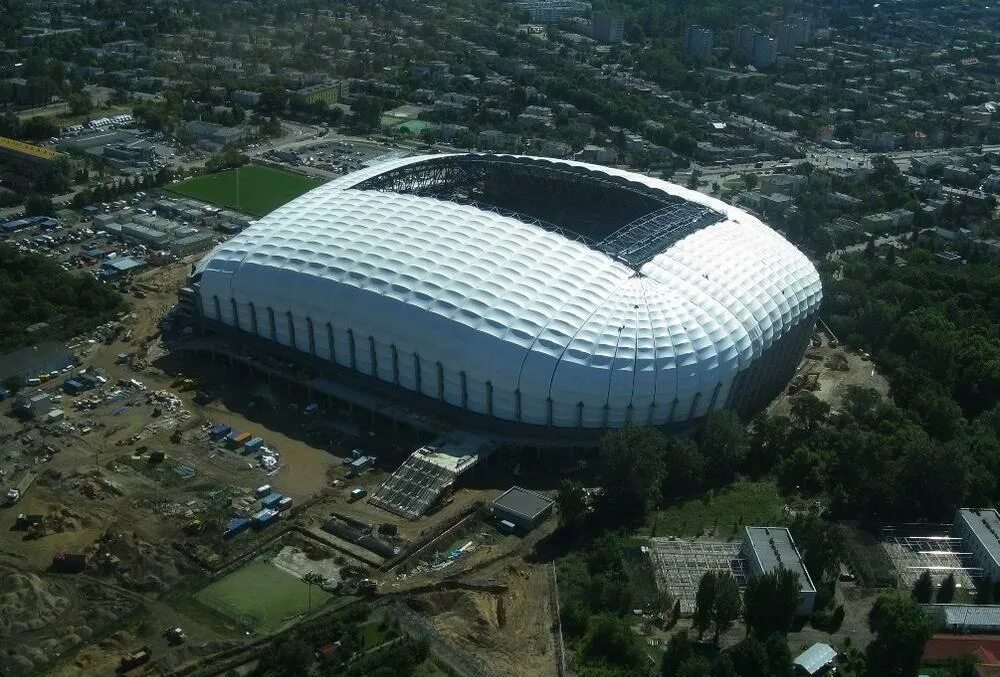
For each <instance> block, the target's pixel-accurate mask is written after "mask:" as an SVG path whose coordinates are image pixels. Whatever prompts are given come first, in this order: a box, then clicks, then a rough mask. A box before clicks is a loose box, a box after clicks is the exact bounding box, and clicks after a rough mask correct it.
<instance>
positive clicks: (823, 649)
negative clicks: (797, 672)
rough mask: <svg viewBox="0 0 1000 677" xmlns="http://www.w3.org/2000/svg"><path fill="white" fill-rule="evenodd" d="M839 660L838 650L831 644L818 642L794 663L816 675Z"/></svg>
mask: <svg viewBox="0 0 1000 677" xmlns="http://www.w3.org/2000/svg"><path fill="white" fill-rule="evenodd" d="M836 658H837V650H836V649H834V648H833V647H832V646H830V645H829V644H823V643H822V642H817V643H816V644H813V645H812V646H811V647H809V648H808V649H806V650H805V651H803V652H802V653H801V654H799V656H798V658H796V659H795V660H794V661H793V662H794V663H795V665H798V666H799V667H801V668H802V669H803V670H805V671H806V673H808V674H810V675H815V674H816V673H818V672H819V671H820V670H822V669H823V668H824V667H825V666H827V665H829V664H830V663H832V662H833V661H834V660H836Z"/></svg>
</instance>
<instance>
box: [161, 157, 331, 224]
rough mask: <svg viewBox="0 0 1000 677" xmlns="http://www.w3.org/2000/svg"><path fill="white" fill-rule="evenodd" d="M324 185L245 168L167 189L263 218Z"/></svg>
mask: <svg viewBox="0 0 1000 677" xmlns="http://www.w3.org/2000/svg"><path fill="white" fill-rule="evenodd" d="M321 183H323V182H322V181H320V180H318V179H313V178H311V177H308V176H302V175H301V174H293V173H292V172H286V171H282V170H280V169H274V168H272V167H261V166H260V165H246V166H244V167H239V168H237V169H230V170H227V171H224V172H219V173H217V174H204V175H202V176H195V177H192V178H190V179H187V180H185V181H180V182H178V183H175V184H172V185H170V186H168V187H167V190H169V191H171V192H172V193H176V194H178V195H183V196H184V197H192V198H194V199H196V200H202V201H203V202H208V203H210V204H213V205H215V206H217V207H227V208H229V209H235V210H236V211H239V212H243V213H244V214H251V215H253V216H264V215H265V214H269V213H270V212H272V211H274V210H275V209H277V208H278V207H280V206H281V205H283V204H285V203H286V202H289V201H291V200H293V199H295V198H297V197H298V196H299V195H302V193H305V192H306V191H308V190H311V189H313V188H315V187H316V186H318V185H320V184H321Z"/></svg>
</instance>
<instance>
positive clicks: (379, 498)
mask: <svg viewBox="0 0 1000 677" xmlns="http://www.w3.org/2000/svg"><path fill="white" fill-rule="evenodd" d="M420 451H422V450H417V451H415V452H413V453H412V454H411V455H410V457H409V458H407V459H406V460H405V461H403V464H402V465H401V466H399V468H397V469H396V472H394V473H392V475H390V476H389V479H387V480H386V481H385V482H383V483H382V485H381V486H380V487H379V488H378V490H377V491H376V492H375V493H374V494H373V495H372V496H371V498H369V499H368V502H369V503H371V504H372V505H374V506H376V507H378V508H382V509H383V510H388V511H389V512H391V513H392V514H394V515H399V516H400V517H405V518H406V519H408V520H417V519H420V517H422V516H423V514H424V513H425V512H427V509H428V508H430V507H431V506H432V505H434V502H435V501H436V500H437V499H438V498H439V497H440V496H441V494H443V493H444V492H445V490H446V489H447V488H448V487H450V486H451V485H452V484H453V483H454V482H455V478H456V477H457V474H456V473H455V472H454V471H452V470H450V469H448V468H445V467H443V466H440V465H438V464H436V463H433V462H431V461H428V460H427V459H425V458H423V456H422V455H421V454H420Z"/></svg>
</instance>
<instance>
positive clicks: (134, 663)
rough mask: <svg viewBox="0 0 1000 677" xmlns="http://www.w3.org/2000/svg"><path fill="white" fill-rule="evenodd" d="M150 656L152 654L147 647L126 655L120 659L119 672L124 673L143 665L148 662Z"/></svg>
mask: <svg viewBox="0 0 1000 677" xmlns="http://www.w3.org/2000/svg"><path fill="white" fill-rule="evenodd" d="M151 656H152V654H151V653H150V651H149V647H148V646H144V647H142V648H141V649H139V650H138V651H133V652H131V653H127V654H125V655H124V656H122V658H121V670H122V671H123V672H124V671H126V670H131V669H133V668H137V667H139V666H140V665H145V664H146V663H148V662H149V659H150V657H151Z"/></svg>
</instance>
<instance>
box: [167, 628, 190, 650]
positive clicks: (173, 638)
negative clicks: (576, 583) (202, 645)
mask: <svg viewBox="0 0 1000 677" xmlns="http://www.w3.org/2000/svg"><path fill="white" fill-rule="evenodd" d="M163 636H164V637H166V638H167V641H168V642H170V644H172V645H173V646H177V645H178V644H183V643H184V642H186V641H187V635H185V634H184V630H183V629H181V628H167V629H166V630H164V631H163Z"/></svg>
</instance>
